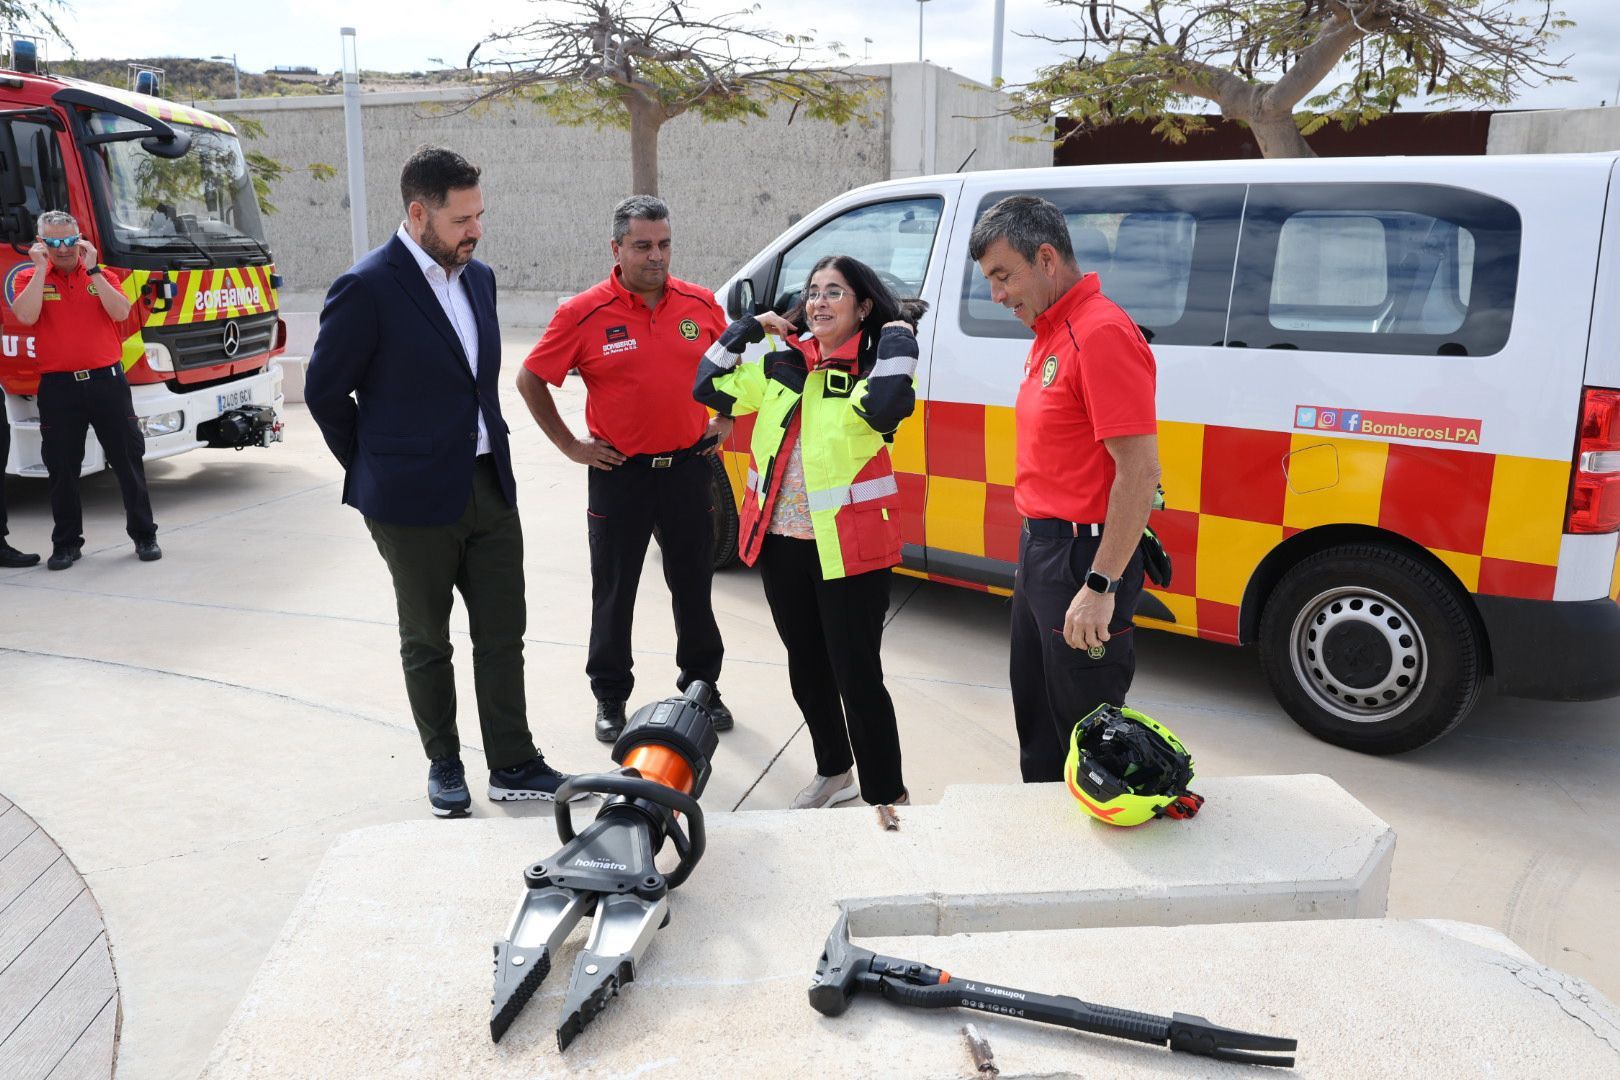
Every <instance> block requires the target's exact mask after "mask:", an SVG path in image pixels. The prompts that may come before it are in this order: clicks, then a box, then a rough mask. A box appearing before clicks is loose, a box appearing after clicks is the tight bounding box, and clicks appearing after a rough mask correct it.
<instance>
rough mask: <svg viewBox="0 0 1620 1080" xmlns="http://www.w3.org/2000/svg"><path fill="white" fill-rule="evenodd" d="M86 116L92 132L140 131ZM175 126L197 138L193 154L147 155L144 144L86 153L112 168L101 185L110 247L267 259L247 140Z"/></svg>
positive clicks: (176, 255)
mask: <svg viewBox="0 0 1620 1080" xmlns="http://www.w3.org/2000/svg"><path fill="white" fill-rule="evenodd" d="M86 119H87V120H88V126H89V129H90V131H91V133H92V134H102V133H107V132H115V131H136V130H139V125H138V124H135V123H134V122H133V121H130V120H127V119H125V118H123V117H121V116H114V115H112V114H110V113H105V112H93V113H91V114H89V116H88V117H87V118H86ZM174 126H175V127H176V128H184V130H185V131H186V133H187V134H188V135H190V136H191V149H190V150H189V151H187V153H186V154H185V156H183V157H180V158H174V159H168V158H160V157H156V156H155V155H153V154H149V153H147V152H146V151H145V150H144V149H142V148H141V143H140V140H139V139H129V140H126V141H118V142H106V143H99V144H96V145H94V146H92V147H90V148H88V149H89V151H90V152H92V153H94V154H95V155H96V156H97V157H99V158H100V159H101V162H102V163H103V164H104V165H105V166H106V170H105V177H106V182H105V184H104V185H97V187H99V188H103V190H100V191H98V192H97V196H98V199H99V200H100V201H102V202H103V203H104V209H105V210H106V215H107V218H108V219H109V223H110V224H111V235H110V236H107V237H104V238H103V243H104V246H105V247H107V248H109V249H113V250H116V251H119V252H121V253H127V254H130V255H135V256H152V255H162V256H164V257H165V259H173V260H174V261H175V262H178V263H190V262H192V261H197V262H207V263H209V264H211V265H225V264H241V263H250V262H265V261H268V259H269V252H268V251H267V249H266V248H265V246H264V226H263V224H262V223H261V221H260V219H259V203H258V199H257V197H256V196H255V194H254V191H253V178H252V176H251V175H250V174H249V172H248V166H247V162H246V160H245V159H244V158H243V156H242V146H241V143H240V142H238V141H237V138H236V136H235V135H231V134H228V133H226V132H223V131H213V130H209V129H207V128H200V127H193V126H191V125H183V124H175V125H174ZM187 253H189V255H190V258H188V257H187Z"/></svg>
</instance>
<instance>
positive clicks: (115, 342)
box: [14, 266, 124, 375]
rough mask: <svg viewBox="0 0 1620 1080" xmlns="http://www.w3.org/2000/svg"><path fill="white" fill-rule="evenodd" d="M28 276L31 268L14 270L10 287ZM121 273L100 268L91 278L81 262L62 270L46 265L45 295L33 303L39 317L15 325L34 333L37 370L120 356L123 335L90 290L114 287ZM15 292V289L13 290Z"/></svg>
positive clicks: (74, 367) (90, 364)
mask: <svg viewBox="0 0 1620 1080" xmlns="http://www.w3.org/2000/svg"><path fill="white" fill-rule="evenodd" d="M33 280H34V268H33V267H32V266H30V267H28V268H27V269H26V270H22V271H20V272H19V273H18V274H17V279H16V282H15V288H16V290H17V294H20V293H21V292H22V291H23V290H24V289H26V288H27V287H28V283H29V282H30V281H33ZM123 283H124V275H122V274H120V273H119V272H118V271H116V270H113V269H110V268H108V267H103V268H102V271H101V273H99V274H97V275H96V276H95V277H91V276H90V275H89V274H86V273H85V272H84V267H82V266H75V267H74V268H73V271H72V273H68V274H64V273H62V272H61V271H60V270H58V269H57V268H56V267H54V266H52V267H50V268H49V269H47V270H46V271H45V299H44V300H43V301H42V302H41V303H40V305H39V319H38V320H37V321H36V322H35V323H34V325H33V326H29V327H22V326H21V324H20V323H19V324H18V326H19V328H21V330H22V332H23V333H24V334H25V335H26V334H28V333H32V334H33V336H34V355H35V356H36V357H37V358H38V360H39V373H40V374H41V375H44V374H45V373H47V372H52V371H79V370H81V369H83V368H99V367H106V366H107V365H108V364H115V363H117V362H118V361H119V360H121V359H122V358H123V355H124V339H123V337H122V336H120V335H119V333H118V324H117V323H115V322H113V320H112V317H111V316H110V315H108V314H107V312H106V311H105V310H104V309H103V308H102V306H101V301H100V300H98V299H96V294H95V293H93V292H91V290H92V289H117V288H120V287H122V286H123ZM14 295H16V294H14Z"/></svg>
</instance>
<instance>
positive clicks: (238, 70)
mask: <svg viewBox="0 0 1620 1080" xmlns="http://www.w3.org/2000/svg"><path fill="white" fill-rule="evenodd" d="M231 74H232V75H233V76H235V78H236V100H237V101H241V100H242V69H241V68H240V67H239V66H237V63H236V54H235V53H231Z"/></svg>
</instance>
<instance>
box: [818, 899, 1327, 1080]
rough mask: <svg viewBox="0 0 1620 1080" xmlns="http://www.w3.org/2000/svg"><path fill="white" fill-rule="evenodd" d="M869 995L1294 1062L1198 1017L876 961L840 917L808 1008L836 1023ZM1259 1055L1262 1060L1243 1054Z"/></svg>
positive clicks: (1270, 1043)
mask: <svg viewBox="0 0 1620 1080" xmlns="http://www.w3.org/2000/svg"><path fill="white" fill-rule="evenodd" d="M863 990H865V991H869V992H875V993H877V994H879V995H881V996H882V997H883V998H884V1000H886V1001H890V1002H893V1003H894V1004H896V1005H911V1006H914V1007H916V1008H919V1009H977V1010H978V1011H980V1012H987V1013H994V1014H996V1015H998V1016H1013V1017H1017V1018H1018V1019H1020V1020H1034V1021H1035V1022H1037V1023H1041V1024H1056V1025H1058V1026H1059V1027H1067V1028H1074V1029H1075V1030H1077V1031H1089V1032H1092V1033H1094V1034H1097V1035H1112V1036H1113V1037H1114V1038H1116V1039H1134V1040H1135V1041H1137V1042H1145V1043H1155V1044H1157V1045H1159V1046H1165V1045H1167V1044H1168V1045H1169V1047H1170V1049H1172V1050H1179V1051H1181V1052H1182V1053H1185V1054H1201V1055H1203V1056H1204V1057H1212V1058H1219V1059H1220V1060H1222V1061H1234V1062H1237V1063H1239V1064H1242V1065H1276V1066H1279V1067H1281V1068H1285V1069H1291V1068H1293V1066H1294V1059H1293V1058H1292V1057H1271V1056H1267V1053H1266V1052H1279V1051H1288V1052H1290V1053H1292V1051H1294V1050H1295V1049H1297V1047H1298V1044H1297V1043H1296V1042H1295V1040H1293V1039H1282V1038H1277V1037H1276V1036H1272V1035H1254V1034H1251V1033H1249V1032H1247V1031H1233V1030H1231V1029H1230V1028H1223V1027H1216V1026H1215V1025H1214V1024H1211V1023H1210V1022H1209V1021H1208V1020H1205V1019H1204V1018H1203V1017H1202V1016H1189V1015H1188V1014H1186V1013H1176V1014H1175V1015H1174V1016H1170V1017H1164V1016H1154V1015H1152V1014H1151V1013H1139V1012H1131V1011H1130V1010H1128V1009H1115V1008H1112V1007H1110V1006H1107V1005H1093V1004H1092V1003H1091V1002H1089V1001H1081V1000H1080V999H1079V998H1072V997H1049V996H1048V995H1046V994H1037V993H1034V992H1032V991H1028V990H1013V989H1010V988H1008V987H1005V986H992V985H990V984H989V983H976V982H968V981H967V980H966V979H958V978H955V977H953V976H952V975H950V974H949V973H948V972H944V971H941V970H940V969H939V968H935V967H929V966H928V965H927V964H919V963H917V962H916V961H914V960H897V959H895V958H894V957H892V956H878V955H877V954H876V953H873V952H871V951H870V950H868V949H863V948H861V947H860V946H858V945H853V944H851V943H850V940H849V914H848V913H847V912H840V913H839V916H838V922H837V923H836V924H835V925H834V926H833V928H832V933H830V934H828V935H827V945H826V947H825V949H824V950H823V951H822V953H821V961H820V963H818V964H817V965H816V978H815V982H814V983H812V984H811V986H810V1004H811V1006H812V1007H813V1008H814V1009H815V1010H816V1011H817V1012H819V1013H823V1014H825V1015H827V1016H838V1015H840V1014H841V1013H842V1012H843V1011H844V1010H845V1009H847V1008H849V1002H850V999H851V998H853V997H854V996H855V995H856V994H858V993H860V992H861V991H863ZM1250 1050H1257V1051H1262V1053H1245V1052H1244V1051H1250Z"/></svg>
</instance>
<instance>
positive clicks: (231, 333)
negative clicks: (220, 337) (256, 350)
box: [225, 319, 242, 356]
mask: <svg viewBox="0 0 1620 1080" xmlns="http://www.w3.org/2000/svg"><path fill="white" fill-rule="evenodd" d="M241 347H242V328H241V327H240V326H238V325H236V320H235V319H232V320H231V321H230V322H228V323H226V324H225V355H226V356H235V355H236V350H237V349H240V348H241Z"/></svg>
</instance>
